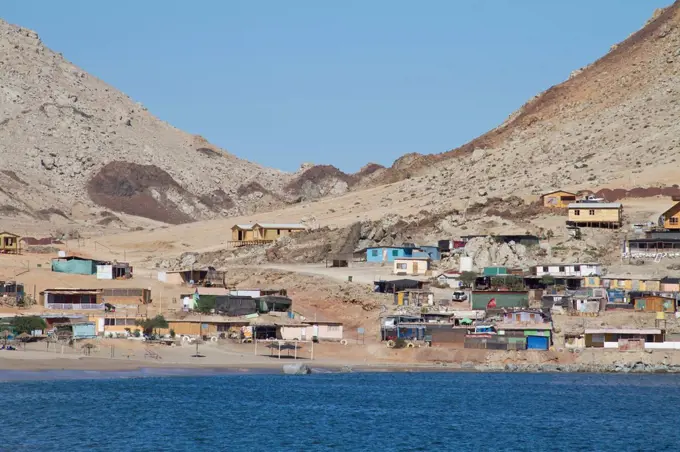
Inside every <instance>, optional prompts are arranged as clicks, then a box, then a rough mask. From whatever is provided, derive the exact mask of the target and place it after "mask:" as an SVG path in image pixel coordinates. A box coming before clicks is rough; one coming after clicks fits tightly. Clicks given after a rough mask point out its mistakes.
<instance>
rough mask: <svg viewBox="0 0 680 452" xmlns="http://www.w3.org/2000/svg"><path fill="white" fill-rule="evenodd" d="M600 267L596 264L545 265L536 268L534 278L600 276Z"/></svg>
mask: <svg viewBox="0 0 680 452" xmlns="http://www.w3.org/2000/svg"><path fill="white" fill-rule="evenodd" d="M601 274H602V265H601V264H596V263H578V264H546V265H538V266H536V276H544V275H549V276H556V277H559V276H577V277H585V276H600V275H601Z"/></svg>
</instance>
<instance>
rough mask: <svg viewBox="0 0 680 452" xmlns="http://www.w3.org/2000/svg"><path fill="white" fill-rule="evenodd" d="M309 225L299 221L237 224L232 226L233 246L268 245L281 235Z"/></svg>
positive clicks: (286, 234) (292, 232)
mask: <svg viewBox="0 0 680 452" xmlns="http://www.w3.org/2000/svg"><path fill="white" fill-rule="evenodd" d="M305 230H307V227H306V226H305V225H303V224H299V223H282V224H277V223H255V224H235V225H234V226H232V228H231V241H230V242H229V244H230V245H232V246H252V245H266V244H267V243H271V242H273V241H275V240H278V239H280V238H281V237H287V236H289V235H291V234H294V233H296V232H300V231H305Z"/></svg>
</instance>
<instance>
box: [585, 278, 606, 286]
mask: <svg viewBox="0 0 680 452" xmlns="http://www.w3.org/2000/svg"><path fill="white" fill-rule="evenodd" d="M583 287H602V282H601V281H600V277H599V276H584V277H583Z"/></svg>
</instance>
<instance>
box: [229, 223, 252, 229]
mask: <svg viewBox="0 0 680 452" xmlns="http://www.w3.org/2000/svg"><path fill="white" fill-rule="evenodd" d="M233 228H239V229H247V230H250V229H253V225H252V224H236V225H234V226H233ZM233 228H232V229H233Z"/></svg>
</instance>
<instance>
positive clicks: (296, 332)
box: [277, 326, 311, 341]
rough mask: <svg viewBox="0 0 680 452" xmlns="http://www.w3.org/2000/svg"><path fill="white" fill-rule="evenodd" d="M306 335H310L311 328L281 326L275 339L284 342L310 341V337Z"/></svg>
mask: <svg viewBox="0 0 680 452" xmlns="http://www.w3.org/2000/svg"><path fill="white" fill-rule="evenodd" d="M308 330H309V331H308ZM308 333H311V328H308V327H306V326H281V327H279V329H278V334H277V336H278V337H277V339H282V340H284V341H294V340H299V341H304V340H309V339H311V337H310V336H308Z"/></svg>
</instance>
